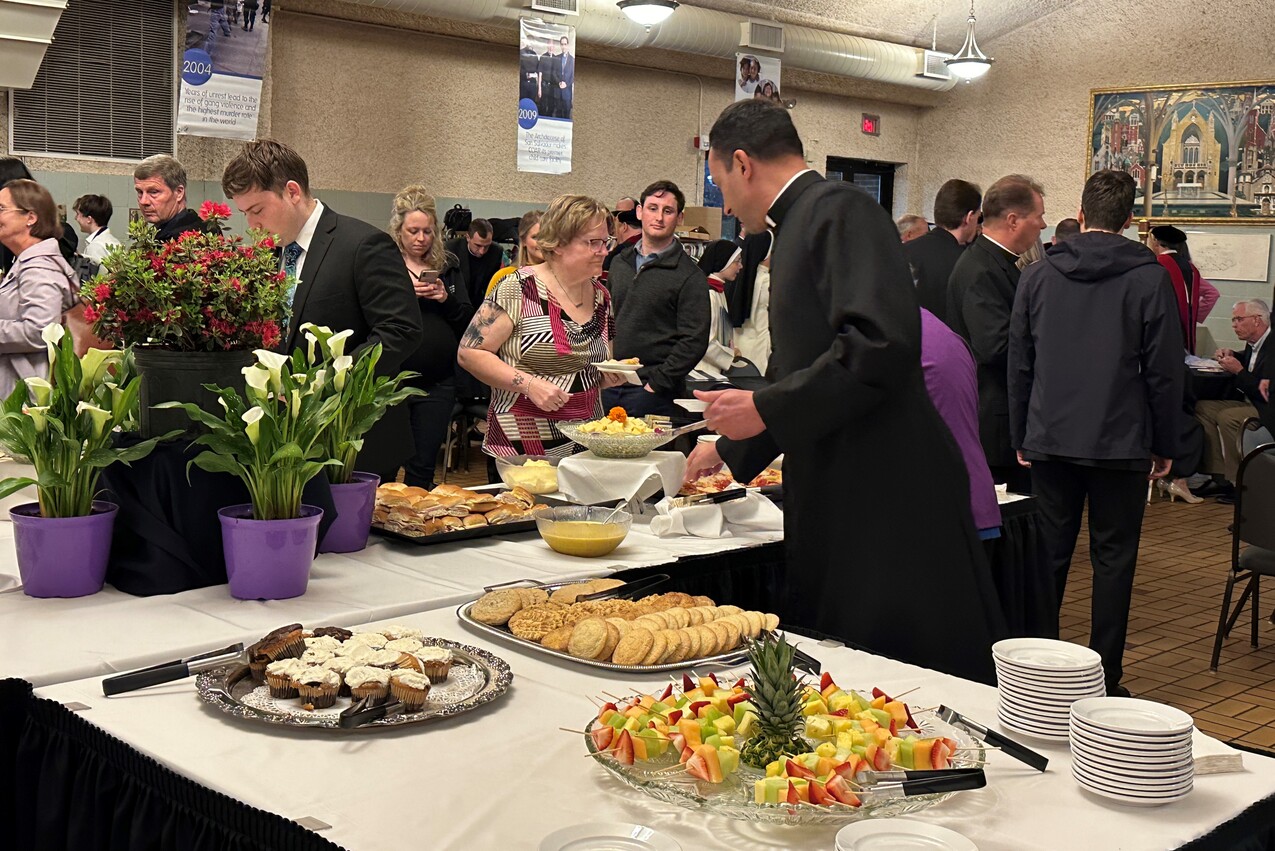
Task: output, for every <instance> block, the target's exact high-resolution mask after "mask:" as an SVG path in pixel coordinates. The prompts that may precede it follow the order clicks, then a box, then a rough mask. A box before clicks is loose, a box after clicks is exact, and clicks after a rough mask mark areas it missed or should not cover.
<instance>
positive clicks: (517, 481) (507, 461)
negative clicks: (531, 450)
mask: <svg viewBox="0 0 1275 851" xmlns="http://www.w3.org/2000/svg"><path fill="white" fill-rule="evenodd" d="M561 460H562V459H561V458H557V457H552V456H549V455H510V456H509V457H508V458H505V457H502V456H499V455H497V456H496V472H497V473H499V474H500V480H501V481H502V482H504V483H505V485H506V486H507V487H511V488H512V487H522V488H526V490H527V492H528V493H533V494H545V493H556V492H557V490H558V462H559V461H561ZM528 461H547V462H549V466H548V467H545V466H541V465H537V466H535V467H528V466H526V465H527V462H528Z"/></svg>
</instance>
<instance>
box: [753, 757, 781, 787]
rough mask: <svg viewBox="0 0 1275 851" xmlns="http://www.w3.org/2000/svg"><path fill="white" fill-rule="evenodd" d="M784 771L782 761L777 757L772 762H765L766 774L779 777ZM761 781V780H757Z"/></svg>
mask: <svg viewBox="0 0 1275 851" xmlns="http://www.w3.org/2000/svg"><path fill="white" fill-rule="evenodd" d="M783 773H784V761H783V760H782V759H777V760H775V761H774V762H768V763H766V776H767V777H779V776H781V775H782V774H783ZM758 782H761V781H758Z"/></svg>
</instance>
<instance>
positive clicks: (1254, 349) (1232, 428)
mask: <svg viewBox="0 0 1275 851" xmlns="http://www.w3.org/2000/svg"><path fill="white" fill-rule="evenodd" d="M1231 328H1232V329H1234V331H1235V335H1236V336H1237V337H1238V338H1239V339H1240V340H1241V341H1243V342H1244V343H1245V346H1244V350H1243V351H1241V352H1235V351H1233V350H1231V349H1218V351H1217V354H1216V355H1214V359H1215V360H1216V361H1217V362H1218V363H1219V364H1220V365H1221V367H1222V369H1224V370H1226V371H1227V372H1228V373H1230V374H1231V375H1232V376H1234V381H1235V387H1234V390H1235V392H1234V394H1233V398H1231V399H1202V400H1200V401H1199V402H1196V403H1195V417H1196V419H1198V420H1199V421H1200V424H1201V425H1203V426H1204V438H1205V441H1206V445H1207V449H1206V457H1205V463H1204V469H1206V470H1225V471H1226V480H1227V481H1228V482H1230V483H1231V484H1234V483H1235V476H1236V473H1237V471H1238V470H1239V466H1240V457H1241V455H1242V453H1241V451H1240V428H1241V426H1242V425H1243V423H1244V420H1246V419H1248V418H1249V417H1257V416H1260V415H1261V413H1262V411H1264V410H1265V408H1266V406H1267V404H1269V403H1268V402H1267V401H1266V399H1265V398H1264V397H1263V396H1262V393H1261V391H1260V389H1259V386H1258V385H1259V383H1260V382H1261V380H1262V379H1264V378H1270V377H1272V375H1275V361H1272V359H1271V356H1270V354H1269V352H1268V351H1267V346H1266V342H1267V339H1268V338H1269V337H1270V334H1271V309H1270V307H1269V306H1268V305H1267V304H1266V302H1264V301H1262V300H1261V299H1258V298H1253V299H1244V300H1243V301H1237V302H1236V303H1235V307H1234V308H1232V310H1231ZM1218 500H1219V501H1220V502H1230V501H1231V500H1232V497H1231V496H1230V495H1228V494H1223V495H1222V496H1220V497H1218Z"/></svg>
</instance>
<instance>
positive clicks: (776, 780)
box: [566, 632, 986, 824]
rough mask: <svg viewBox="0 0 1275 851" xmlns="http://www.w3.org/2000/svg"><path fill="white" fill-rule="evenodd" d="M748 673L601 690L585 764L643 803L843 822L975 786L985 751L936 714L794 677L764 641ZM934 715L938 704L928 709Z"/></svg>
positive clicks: (784, 651)
mask: <svg viewBox="0 0 1275 851" xmlns="http://www.w3.org/2000/svg"><path fill="white" fill-rule="evenodd" d="M747 653H748V659H749V661H750V662H751V663H752V670H751V671H750V672H749V673H748V674H746V675H745V676H735V677H734V678H733V679H732V678H730V677H728V676H723V675H720V674H717V675H715V674H711V673H710V674H708V675H707V676H692V675H690V674H682V676H681V679H680V680H674V681H673V682H670V683H669V684H668V685H667V686H665V687H664V688H663V689H660V690H655V691H654V692H652V693H643V692H641V691H635V692H633V693H629V694H627V695H620V694H610V693H605V692H604V693H602V694H601V695H600V696H599V697H597V698H596V700H595V702H596V703H597V704H598V709H597V712H596V714H595V715H594V717H593V719H592V720H591V721H590V722H589V723H588V725H587V726H586V728H585V729H584V730H566V732H569V733H575V734H577V735H583V738H584V742H585V746H586V748H587V750H588V754H589V756H590V757H591V760H590V761H591V762H597V763H599V764H600V765H601V766H602V767H603V768H604V769H606V770H608V771H610V772H611V773H613V774H614V775H616V776H617V777H619V778H620V779H621V780H623V781H624V782H625V783H626V784H628V785H629V786H631V787H633V788H635V789H638V790H640V791H642V792H644V793H646V794H648V795H650V796H652V797H654V798H657V799H659V800H662V801H666V802H668V803H674V804H678V805H680V806H684V807H688V808H691V809H704V810H708V811H710V812H715V813H718V814H720V815H725V816H727V817H730V818H737V819H744V820H748V821H758V822H775V823H784V824H842V823H847V822H851V821H857V820H860V819H865V818H882V817H891V816H898V815H903V814H905V813H910V812H916V811H918V810H922V809H925V808H928V807H932V806H935V805H936V804H939V803H940V802H942V801H944V800H946V799H947V798H948V797H950V796H951V795H953V794H955V793H957V792H959V791H962V790H966V789H978V788H981V787H983V786H984V785H986V779H985V776H984V774H983V768H982V766H983V762H984V759H985V753H986V751H985V746H984V745H983V744H982V743H981V742H979V741H977V740H975V739H973V738H971V737H970V735H969V734H968V733H966V732H965V731H964V730H962V729H959V728H957V727H954V726H951V725H949V724H947V723H945V722H944V721H943V720H942V719H940V718H939V717H938V716H937V715H936V714H935V712H934V709H933V708H932V709H915V708H912V707H909V706H908V705H907V704H906V703H905V702H903V701H902V700H900V699H896V698H892V697H891V696H889V695H887V694H885V693H883V692H881V691H880V690H879V689H873V690H872V692H871V696H869V695H868V694H865V693H862V692H859V691H855V690H846V689H843V688H841V687H840V686H838V685H837V684H836V682H834V680H833V678H832V676H831V675H830V674H827V673H824V674H823V675H822V677H821V679H820V680H819V681H818V682H814V681H810V680H807V679H805V678H804V677H800V676H797V672H796V671H795V669H794V666H793V659H794V654H795V650H794V648H793V647H792V645H790V644H788V642H787V641H786V640H785V639H784V638H783V637H782V636H779V635H777V634H775V633H771V632H766V633H763V634H762V635H761V636H760V638H759V639H758V640H756V641H749V642H748V648H747ZM935 708H937V707H935Z"/></svg>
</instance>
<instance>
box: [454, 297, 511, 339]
mask: <svg viewBox="0 0 1275 851" xmlns="http://www.w3.org/2000/svg"><path fill="white" fill-rule="evenodd" d="M504 313H505V311H504V309H503V308H501V307H500V305H498V304H496V303H495V302H493V301H484V302H483V303H482V304H481V305H479V307H478V312H477V313H475V314H474V318H473V319H471V320H470V321H469V327H468V328H466V329H465V336H464V338H462V339H461V341H460V344H461V345H462V346H464V347H465V348H467V349H481V348H482V347H483V344H484V343H485V342H486V336H485V333H486V332H487V331H489V330H490V328H491V326H493V325H495V324H496V320H498V319H500V317H501V316H503V315H504Z"/></svg>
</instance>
